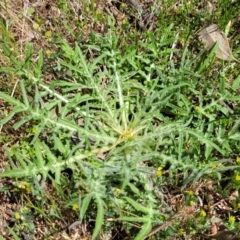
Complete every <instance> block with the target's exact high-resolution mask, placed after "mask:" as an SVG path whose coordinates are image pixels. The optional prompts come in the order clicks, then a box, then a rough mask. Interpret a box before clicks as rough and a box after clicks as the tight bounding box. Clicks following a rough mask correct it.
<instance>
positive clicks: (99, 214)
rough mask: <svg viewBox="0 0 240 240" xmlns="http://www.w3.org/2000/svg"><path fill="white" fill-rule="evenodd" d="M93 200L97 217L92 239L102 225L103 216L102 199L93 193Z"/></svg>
mask: <svg viewBox="0 0 240 240" xmlns="http://www.w3.org/2000/svg"><path fill="white" fill-rule="evenodd" d="M95 200H96V202H97V218H96V223H95V228H94V231H93V234H92V239H95V238H96V237H97V236H98V234H99V232H100V230H101V228H102V225H103V217H104V208H103V202H102V199H101V198H100V197H99V196H98V195H95Z"/></svg>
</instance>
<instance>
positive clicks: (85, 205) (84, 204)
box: [80, 193, 93, 220]
mask: <svg viewBox="0 0 240 240" xmlns="http://www.w3.org/2000/svg"><path fill="white" fill-rule="evenodd" d="M92 197H93V193H89V194H87V195H86V196H85V197H84V199H83V201H82V204H81V210H80V220H83V218H84V216H85V213H86V211H87V209H88V206H89V203H90V201H91V199H92Z"/></svg>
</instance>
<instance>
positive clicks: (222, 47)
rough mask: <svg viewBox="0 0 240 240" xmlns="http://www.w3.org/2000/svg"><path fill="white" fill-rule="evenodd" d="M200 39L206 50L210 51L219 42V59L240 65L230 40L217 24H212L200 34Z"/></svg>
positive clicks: (217, 54) (217, 53)
mask: <svg viewBox="0 0 240 240" xmlns="http://www.w3.org/2000/svg"><path fill="white" fill-rule="evenodd" d="M198 38H199V40H201V41H202V42H203V43H204V44H205V48H206V49H210V48H211V47H212V46H213V45H214V44H215V43H216V42H219V47H218V49H217V51H216V57H217V58H219V59H222V60H226V61H236V62H238V63H240V61H239V60H237V59H236V58H234V57H233V56H232V51H231V49H230V46H229V42H228V39H227V37H226V35H225V34H224V32H222V31H221V30H220V28H219V27H218V25H217V24H211V25H210V26H208V27H206V28H203V29H202V30H201V31H200V32H199V33H198Z"/></svg>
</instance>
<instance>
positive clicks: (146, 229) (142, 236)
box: [134, 219, 152, 240]
mask: <svg viewBox="0 0 240 240" xmlns="http://www.w3.org/2000/svg"><path fill="white" fill-rule="evenodd" d="M151 230H152V222H151V221H150V219H149V221H148V222H146V223H145V224H143V225H142V227H141V231H140V232H139V233H138V235H137V236H136V237H135V238H134V240H142V239H145V237H146V236H147V235H148V234H149V233H150V231H151Z"/></svg>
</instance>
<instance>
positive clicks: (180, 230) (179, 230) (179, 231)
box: [178, 228, 185, 236]
mask: <svg viewBox="0 0 240 240" xmlns="http://www.w3.org/2000/svg"><path fill="white" fill-rule="evenodd" d="M184 233H185V232H184V230H183V229H182V228H180V229H178V235H180V236H182V235H184Z"/></svg>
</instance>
